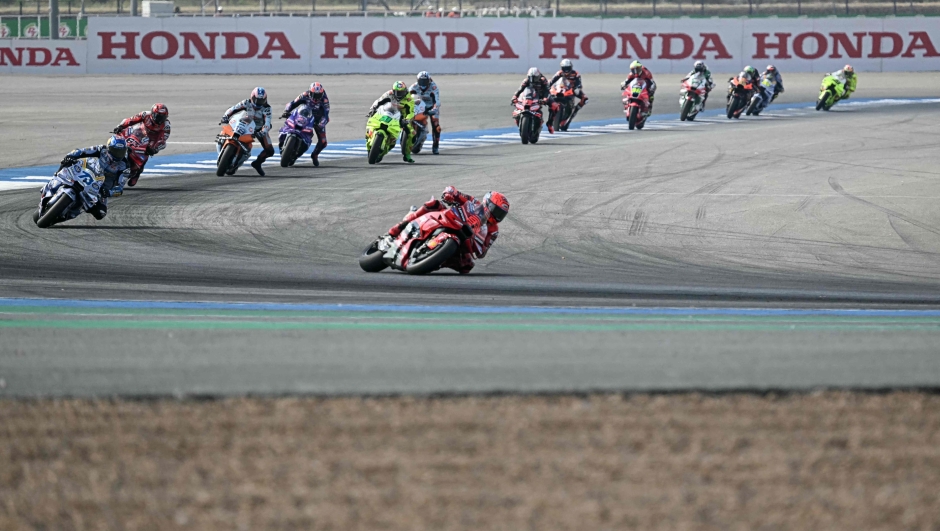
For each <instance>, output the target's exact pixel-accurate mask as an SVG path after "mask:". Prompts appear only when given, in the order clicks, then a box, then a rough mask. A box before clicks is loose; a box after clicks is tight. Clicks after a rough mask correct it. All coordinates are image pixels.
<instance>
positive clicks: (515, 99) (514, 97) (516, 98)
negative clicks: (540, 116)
mask: <svg viewBox="0 0 940 531" xmlns="http://www.w3.org/2000/svg"><path fill="white" fill-rule="evenodd" d="M518 102H519V98H518V97H516V96H513V98H512V101H510V102H509V103H511V104H512V105H515V104H516V103H518Z"/></svg>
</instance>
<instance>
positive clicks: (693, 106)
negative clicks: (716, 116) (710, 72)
mask: <svg viewBox="0 0 940 531" xmlns="http://www.w3.org/2000/svg"><path fill="white" fill-rule="evenodd" d="M707 90H708V82H707V81H706V79H705V74H703V73H701V72H695V73H694V74H692V75H691V76H689V79H686V80H685V81H683V82H682V88H680V89H679V109H680V110H679V120H681V121H683V122H684V121H686V120H688V121H690V122H691V121H692V120H695V117H696V116H698V113H700V112H702V111H704V110H705V93H706V92H707Z"/></svg>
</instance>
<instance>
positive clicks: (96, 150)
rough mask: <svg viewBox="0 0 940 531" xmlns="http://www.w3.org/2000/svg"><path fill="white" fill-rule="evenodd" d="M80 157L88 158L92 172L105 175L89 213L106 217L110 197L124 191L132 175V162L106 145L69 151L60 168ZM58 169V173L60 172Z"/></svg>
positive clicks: (102, 217)
mask: <svg viewBox="0 0 940 531" xmlns="http://www.w3.org/2000/svg"><path fill="white" fill-rule="evenodd" d="M78 159H88V161H87V162H86V164H87V165H88V167H89V169H91V171H92V172H94V173H96V174H98V175H103V176H104V182H102V183H101V186H100V188H98V194H97V195H98V202H97V203H95V205H94V206H93V207H91V208H90V209H88V213H89V214H91V215H92V216H94V217H95V219H104V217H105V216H106V215H108V197H112V196H119V195H121V193H122V192H123V191H124V185H125V184H126V183H127V178H128V177H129V176H130V173H131V170H130V164H129V163H128V162H127V158H126V157H125V158H123V159H120V160H117V159H115V158H114V157H113V156H111V153H109V152H108V147H107V146H105V145H100V146H91V147H86V148H80V149H76V150H73V151H71V152H69V153H68V154H67V155H66V156H65V158H63V159H62V162H61V164H60V165H59V170H58V171H61V170H62V168H65V167H67V166H71V165H73V164H75V163H76V162H78ZM58 171H57V172H56V173H58Z"/></svg>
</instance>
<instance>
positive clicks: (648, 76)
mask: <svg viewBox="0 0 940 531" xmlns="http://www.w3.org/2000/svg"><path fill="white" fill-rule="evenodd" d="M634 79H643V80H645V81H646V82H647V83H648V84H649V88H648V89H647V90H648V92H649V95H650V109H649V114H653V99H655V96H656V82H655V81H653V73H652V72H650V71H649V69H648V68H646V67H645V66H643V65H642V64H640V62H639V61H633V62H632V63H630V75H628V76H627V79H625V80H624V81H623V83H621V84H620V90H624V89H626V88H627V85H629V84H630V82H631V81H633V80H634Z"/></svg>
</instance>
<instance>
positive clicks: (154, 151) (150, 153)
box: [147, 146, 157, 157]
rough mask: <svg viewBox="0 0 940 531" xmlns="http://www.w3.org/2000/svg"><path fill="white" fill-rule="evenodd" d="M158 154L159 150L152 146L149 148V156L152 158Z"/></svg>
mask: <svg viewBox="0 0 940 531" xmlns="http://www.w3.org/2000/svg"><path fill="white" fill-rule="evenodd" d="M156 154H157V150H155V149H153V148H152V147H150V146H147V156H148V157H152V156H154V155H156Z"/></svg>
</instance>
